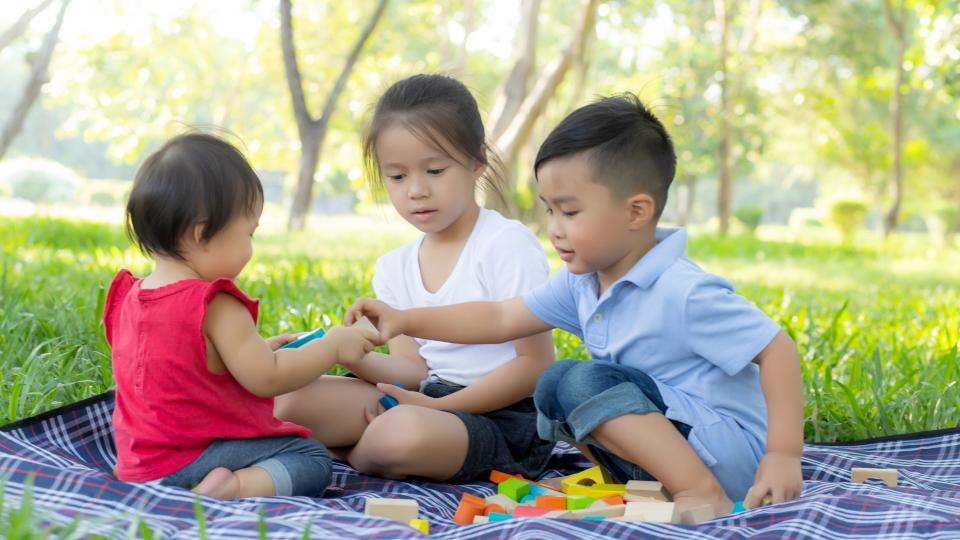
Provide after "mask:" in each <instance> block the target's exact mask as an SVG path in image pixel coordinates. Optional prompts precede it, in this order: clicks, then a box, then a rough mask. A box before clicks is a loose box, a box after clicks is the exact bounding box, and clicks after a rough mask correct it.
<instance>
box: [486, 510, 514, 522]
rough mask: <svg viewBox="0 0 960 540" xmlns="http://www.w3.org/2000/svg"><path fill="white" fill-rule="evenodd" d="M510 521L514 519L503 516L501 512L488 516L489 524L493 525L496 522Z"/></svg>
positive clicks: (507, 515)
mask: <svg viewBox="0 0 960 540" xmlns="http://www.w3.org/2000/svg"><path fill="white" fill-rule="evenodd" d="M508 519H513V516H511V515H510V514H501V513H500V512H490V515H489V516H487V520H488V522H489V523H493V522H495V521H506V520H508Z"/></svg>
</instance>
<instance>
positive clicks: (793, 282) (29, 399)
mask: <svg viewBox="0 0 960 540" xmlns="http://www.w3.org/2000/svg"><path fill="white" fill-rule="evenodd" d="M266 229H267V230H266V231H264V232H263V233H258V235H257V238H256V240H255V248H254V249H255V256H254V259H253V261H252V262H251V264H250V265H249V266H248V267H247V269H246V270H245V271H244V273H243V274H242V275H241V276H240V278H239V280H238V281H239V282H240V286H241V288H243V289H244V290H246V291H247V292H248V293H250V294H251V295H253V296H254V297H259V298H260V299H261V301H262V303H261V319H260V327H261V330H262V332H263V333H264V335H270V334H274V333H279V332H283V331H299V330H307V329H312V328H315V327H318V326H321V325H322V326H327V325H330V324H337V323H338V322H339V321H340V319H341V316H342V314H343V311H344V309H345V307H346V306H347V305H349V304H350V302H351V301H352V300H353V299H354V298H356V297H357V296H360V295H371V294H372V293H371V289H370V279H371V277H372V272H373V262H374V260H375V259H376V257H377V256H378V255H379V254H381V253H383V252H385V251H386V250H388V249H390V248H392V247H395V246H398V245H400V244H401V243H403V242H405V241H408V240H409V239H411V238H413V232H412V230H411V229H410V228H409V227H408V226H406V225H405V224H399V223H397V222H396V221H385V220H383V219H376V218H361V217H356V218H354V217H351V218H342V219H334V218H329V219H324V220H317V221H315V222H314V223H313V226H312V230H311V231H309V232H303V233H298V234H293V235H286V234H282V233H280V232H279V228H278V227H276V226H274V227H269V226H268V227H266ZM691 236H692V240H691V243H690V246H689V254H690V256H691V258H693V259H694V260H695V261H696V262H698V263H700V264H701V265H702V266H704V268H706V269H707V270H708V271H711V272H714V273H718V274H721V275H724V276H725V277H728V278H730V279H731V280H732V281H733V282H734V284H735V285H736V286H737V288H738V290H739V291H740V292H741V293H742V294H743V295H745V296H746V297H747V298H749V299H750V300H752V301H753V302H755V303H756V304H757V305H759V306H760V307H761V308H762V309H763V310H764V311H766V313H768V314H769V315H770V316H771V317H773V319H774V320H776V321H777V322H778V323H780V324H781V325H782V326H783V327H784V328H785V329H787V331H788V332H789V333H790V334H791V335H792V336H793V338H794V340H796V342H797V343H798V345H799V347H800V350H801V354H802V363H803V373H804V382H805V389H806V398H807V399H806V437H807V440H809V441H818V442H827V441H844V440H854V439H860V438H865V437H872V436H880V435H887V434H894V433H903V432H910V431H919V430H927V429H936V428H943V427H952V426H954V425H956V423H957V418H958V417H960V388H958V383H957V381H958V380H960V365H958V364H960V353H958V339H960V330H958V329H960V273H958V272H956V270H955V269H956V268H958V267H960V255H958V254H957V253H956V252H943V251H933V250H930V249H929V248H928V247H927V245H926V244H925V242H924V241H922V239H918V238H913V237H909V236H906V235H904V236H903V237H901V238H898V239H895V240H894V241H893V242H890V243H886V244H881V243H879V242H872V241H871V242H865V243H864V244H865V246H866V247H860V246H859V245H858V246H838V245H836V244H835V243H833V242H832V241H828V240H812V239H804V238H800V239H796V238H794V239H790V240H775V239H755V238H749V237H736V238H725V239H721V238H716V237H714V236H710V235H708V234H705V233H700V232H697V231H693V232H692V235H691ZM0 243H2V253H0V314H2V315H0V407H2V409H0V424H3V423H7V422H11V421H14V420H17V419H20V418H24V417H27V416H30V415H34V414H37V413H39V412H42V411H44V410H47V409H50V408H53V407H56V406H59V405H63V404H65V403H70V402H73V401H77V400H80V399H83V398H85V397H88V396H91V395H94V394H97V393H100V392H103V391H104V390H107V389H109V388H110V387H111V386H112V385H113V382H112V378H111V374H110V357H109V349H108V348H107V344H106V341H105V340H104V337H103V330H102V328H101V325H100V314H101V311H102V308H103V299H104V295H105V293H106V287H107V286H108V285H109V282H110V279H111V278H112V277H113V275H114V274H115V273H116V271H117V269H119V268H121V267H128V268H130V269H131V270H133V271H134V273H135V274H143V273H144V272H146V271H147V269H148V268H149V264H148V261H147V260H146V259H144V258H143V257H142V256H141V255H140V254H139V253H138V252H137V251H136V250H134V249H132V248H131V247H130V246H129V243H128V241H127V239H126V238H125V237H124V235H123V232H122V230H121V229H120V227H119V226H118V225H116V224H108V223H94V222H84V221H69V220H62V219H54V218H44V217H16V218H10V217H7V218H0ZM548 253H550V255H551V265H552V266H553V267H554V268H557V267H559V265H560V261H559V260H558V259H557V258H556V257H555V255H554V254H553V253H552V252H550V251H549V250H548ZM556 343H557V347H558V357H559V358H570V357H583V349H582V346H581V345H580V342H579V340H577V339H576V338H575V337H573V336H571V335H568V334H566V333H562V332H559V331H558V332H557V333H556Z"/></svg>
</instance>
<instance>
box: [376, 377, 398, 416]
mask: <svg viewBox="0 0 960 540" xmlns="http://www.w3.org/2000/svg"><path fill="white" fill-rule="evenodd" d="M394 386H396V387H397V388H403V385H401V384H396V383H395V384H394ZM399 404H400V402H399V401H397V398H395V397H393V396H388V395H386V394H384V395H383V397H381V398H380V405H383V410H385V411H389V410H390V409H392V408H394V407H396V406H397V405H399Z"/></svg>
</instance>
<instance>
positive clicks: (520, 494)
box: [497, 478, 530, 502]
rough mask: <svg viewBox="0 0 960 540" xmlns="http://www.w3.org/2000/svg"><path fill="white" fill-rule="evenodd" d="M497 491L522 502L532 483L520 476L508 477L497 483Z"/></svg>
mask: <svg viewBox="0 0 960 540" xmlns="http://www.w3.org/2000/svg"><path fill="white" fill-rule="evenodd" d="M497 492H498V493H501V494H503V495H506V496H507V497H510V498H511V499H513V500H515V501H517V502H520V499H522V498H524V497H525V496H526V495H527V493H529V492H530V483H529V482H527V481H526V480H520V479H519V478H508V479H506V480H504V481H503V482H500V484H499V485H497Z"/></svg>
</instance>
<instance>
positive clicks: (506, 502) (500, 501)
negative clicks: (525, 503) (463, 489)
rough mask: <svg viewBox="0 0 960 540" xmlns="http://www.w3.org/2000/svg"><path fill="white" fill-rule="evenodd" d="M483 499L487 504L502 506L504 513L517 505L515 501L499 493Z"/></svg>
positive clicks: (511, 510)
mask: <svg viewBox="0 0 960 540" xmlns="http://www.w3.org/2000/svg"><path fill="white" fill-rule="evenodd" d="M484 500H485V501H486V503H487V506H502V507H503V509H504V510H506V512H504V513H506V514H509V513H510V512H513V509H514V508H516V507H517V501H515V500H513V499H511V498H510V497H507V496H506V495H501V494H499V493H498V494H497V495H491V496H490V497H487V498H486V499H484Z"/></svg>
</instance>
